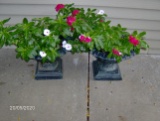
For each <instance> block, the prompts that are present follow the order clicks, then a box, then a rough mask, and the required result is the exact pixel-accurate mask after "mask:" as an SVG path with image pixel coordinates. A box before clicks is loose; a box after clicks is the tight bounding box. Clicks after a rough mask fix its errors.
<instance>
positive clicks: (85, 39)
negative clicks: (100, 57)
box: [79, 34, 92, 43]
mask: <svg viewBox="0 0 160 121" xmlns="http://www.w3.org/2000/svg"><path fill="white" fill-rule="evenodd" d="M79 40H80V41H81V42H86V43H89V42H91V41H92V38H90V37H86V36H84V35H83V34H81V35H80V36H79Z"/></svg>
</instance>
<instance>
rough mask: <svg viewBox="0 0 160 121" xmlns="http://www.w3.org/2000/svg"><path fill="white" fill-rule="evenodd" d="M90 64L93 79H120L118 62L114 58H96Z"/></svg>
mask: <svg viewBox="0 0 160 121" xmlns="http://www.w3.org/2000/svg"><path fill="white" fill-rule="evenodd" d="M92 64H93V76H94V79H95V80H122V77H121V73H120V69H119V66H118V63H117V62H116V61H115V60H113V59H111V60H102V59H97V60H95V61H93V63H92Z"/></svg>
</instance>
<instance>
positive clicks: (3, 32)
mask: <svg viewBox="0 0 160 121" xmlns="http://www.w3.org/2000/svg"><path fill="white" fill-rule="evenodd" d="M64 6H65V7H64V8H62V9H60V10H59V11H58V12H57V15H56V18H55V19H54V18H51V17H42V18H33V19H32V20H30V21H29V20H28V19H27V18H24V19H23V20H22V22H21V23H17V24H16V25H13V26H5V24H6V23H7V22H8V21H9V20H10V19H5V20H2V21H0V47H3V46H4V45H15V46H16V52H17V57H18V58H21V59H23V60H25V61H29V60H30V59H33V58H35V57H36V56H42V55H41V54H40V52H45V54H46V55H45V54H44V57H43V56H42V61H43V62H45V61H54V60H55V59H56V57H58V56H60V54H59V50H60V49H61V48H64V47H63V45H62V43H63V41H64V40H66V39H67V38H68V37H69V39H67V40H66V41H67V43H68V44H70V45H71V47H72V48H70V50H69V51H70V52H72V53H81V52H89V51H93V50H95V49H96V50H97V51H101V52H107V53H109V55H108V57H114V58H116V59H117V61H118V62H120V61H121V59H122V56H123V55H130V52H131V51H135V52H136V53H137V54H139V53H140V49H147V48H148V47H149V46H148V44H147V43H146V42H145V41H144V36H145V34H146V32H141V33H138V32H137V31H134V32H133V33H131V34H130V33H129V32H128V31H127V29H126V28H123V27H122V26H121V25H120V24H118V25H116V26H111V25H110V23H111V21H109V20H106V17H107V14H99V13H97V10H96V9H90V8H88V9H87V10H85V9H84V8H76V7H74V4H65V5H64ZM74 10H78V13H77V14H76V16H73V15H72V12H73V11H74ZM69 16H71V17H74V18H75V20H74V21H73V20H70V21H73V22H72V25H69V24H68V23H67V22H68V20H67V18H68V17H69ZM70 21H69V22H70ZM46 29H47V30H48V31H49V33H48V35H45V34H44V30H46ZM80 35H83V36H85V37H89V38H91V41H89V42H85V41H81V40H80V39H79V37H80ZM130 35H132V36H133V37H135V38H136V39H137V40H138V41H139V44H138V45H137V46H134V45H133V44H132V43H131V42H130V41H129V36H130ZM113 49H116V50H118V51H119V52H121V53H122V55H121V56H119V55H116V54H114V53H113V52H112V51H113Z"/></svg>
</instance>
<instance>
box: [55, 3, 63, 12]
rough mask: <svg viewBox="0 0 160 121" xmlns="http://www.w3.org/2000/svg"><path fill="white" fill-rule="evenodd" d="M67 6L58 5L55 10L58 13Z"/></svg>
mask: <svg viewBox="0 0 160 121" xmlns="http://www.w3.org/2000/svg"><path fill="white" fill-rule="evenodd" d="M64 7H65V6H64V5H63V4H58V5H57V6H56V7H55V9H56V11H57V12H58V11H59V10H60V9H62V8H64Z"/></svg>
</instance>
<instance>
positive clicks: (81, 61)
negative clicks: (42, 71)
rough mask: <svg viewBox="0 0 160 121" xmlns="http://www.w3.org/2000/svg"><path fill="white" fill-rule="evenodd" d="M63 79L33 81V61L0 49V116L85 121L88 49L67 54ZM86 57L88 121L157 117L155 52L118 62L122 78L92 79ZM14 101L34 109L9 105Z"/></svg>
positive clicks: (151, 120) (15, 120) (155, 120)
mask: <svg viewBox="0 0 160 121" xmlns="http://www.w3.org/2000/svg"><path fill="white" fill-rule="evenodd" d="M62 59H63V79H57V80H38V81H37V80H35V79H34V73H35V67H36V62H35V61H34V60H32V61H29V62H28V63H27V62H24V61H22V60H21V59H16V53H15V51H14V49H12V48H9V49H8V48H4V49H0V121H86V114H87V81H88V54H75V55H71V54H67V55H65V56H63V57H62ZM94 59H95V58H94V57H92V56H91V59H90V67H91V68H90V70H91V71H90V80H89V81H90V107H89V108H90V116H89V117H90V118H89V120H90V121H159V120H160V118H159V114H160V93H159V92H160V79H159V75H160V57H158V56H148V55H137V56H135V57H133V58H131V59H129V60H126V61H122V62H121V63H119V66H120V70H121V74H122V77H123V80H122V81H95V80H94V79H93V75H92V66H91V65H92V62H93V60H94ZM14 106H24V107H25V106H33V107H35V109H34V110H33V109H30V110H25V108H23V109H22V110H18V109H16V110H14V109H13V108H14Z"/></svg>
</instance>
